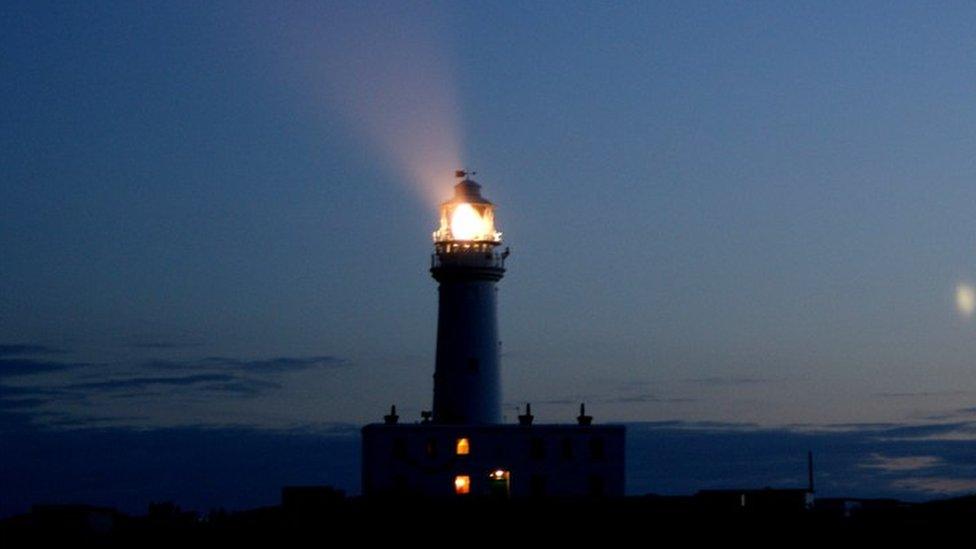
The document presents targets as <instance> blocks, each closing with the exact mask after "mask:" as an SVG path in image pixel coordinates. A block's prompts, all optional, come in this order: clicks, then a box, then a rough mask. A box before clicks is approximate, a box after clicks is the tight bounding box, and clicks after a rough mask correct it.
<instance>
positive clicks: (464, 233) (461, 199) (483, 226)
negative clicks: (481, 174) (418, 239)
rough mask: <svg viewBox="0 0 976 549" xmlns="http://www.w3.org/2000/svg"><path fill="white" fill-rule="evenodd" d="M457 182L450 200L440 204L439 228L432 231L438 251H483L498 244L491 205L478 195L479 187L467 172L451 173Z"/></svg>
mask: <svg viewBox="0 0 976 549" xmlns="http://www.w3.org/2000/svg"><path fill="white" fill-rule="evenodd" d="M455 175H456V176H457V177H460V178H461V181H460V182H459V183H458V184H457V185H455V186H454V197H453V198H451V199H450V200H448V201H447V202H444V203H443V204H441V223H440V227H439V228H438V229H437V230H436V231H434V243H435V244H436V247H437V251H438V252H454V251H466V250H475V251H477V250H487V249H489V248H492V247H494V246H497V245H498V244H500V243H501V241H502V233H500V232H498V231H496V230H495V211H494V205H493V204H492V203H491V202H489V201H488V200H487V199H486V198H484V197H483V196H481V185H479V184H477V183H476V182H474V181H473V180H471V179H470V178H469V177H468V172H465V171H463V170H459V171H457V172H455Z"/></svg>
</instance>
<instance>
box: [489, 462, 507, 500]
mask: <svg viewBox="0 0 976 549" xmlns="http://www.w3.org/2000/svg"><path fill="white" fill-rule="evenodd" d="M510 478H511V473H509V472H508V471H506V470H505V469H495V470H494V471H492V472H491V473H488V488H489V492H490V493H491V495H492V496H495V497H503V498H507V497H508V496H509V479H510Z"/></svg>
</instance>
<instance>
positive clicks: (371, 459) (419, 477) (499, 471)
mask: <svg viewBox="0 0 976 549" xmlns="http://www.w3.org/2000/svg"><path fill="white" fill-rule="evenodd" d="M456 175H457V176H458V177H459V178H460V179H461V181H460V182H458V183H457V184H456V185H455V186H454V196H453V197H452V198H451V199H450V200H448V201H447V202H444V203H443V204H442V205H441V212H440V227H439V228H438V229H437V230H436V231H435V232H434V255H433V256H432V257H431V265H430V273H431V275H432V276H433V277H434V279H435V280H437V282H438V285H439V287H438V292H439V298H438V313H437V314H438V316H437V356H436V359H435V364H434V408H433V411H432V412H431V411H426V410H425V411H423V412H421V414H420V421H414V422H409V421H404V422H401V421H400V415H399V414H397V410H396V406H392V407H391V408H390V412H389V413H388V414H386V415H384V416H383V423H372V424H369V425H366V426H364V427H363V430H362V435H363V436H362V443H363V455H362V474H363V494H364V495H365V496H367V497H387V496H391V495H392V496H402V497H442V498H477V497H495V498H498V497H501V498H508V497H514V498H520V497H617V496H622V495H623V494H624V437H625V429H624V426H623V425H594V424H593V417H592V416H589V415H587V414H586V412H585V410H584V408H583V406H582V405H580V409H579V410H580V411H579V415H578V416H576V418H575V419H576V421H575V422H572V423H569V422H567V423H555V424H545V423H536V422H535V421H534V418H535V416H534V415H533V414H532V411H531V406H530V405H529V404H528V403H526V405H525V409H524V410H525V411H524V413H522V414H519V416H518V421H517V423H516V422H508V423H503V418H502V413H501V407H502V397H501V364H500V361H499V354H500V353H499V351H500V349H499V342H498V317H497V301H496V292H497V288H496V284H497V283H498V281H499V280H501V279H502V276H504V275H505V258H506V257H507V256H508V250H507V249H505V250H499V246H501V243H502V235H501V233H500V232H498V231H496V230H495V211H494V206H493V205H492V203H491V202H489V201H488V200H486V199H485V197H483V196H481V186H480V185H478V184H477V183H475V182H474V181H472V180H471V179H470V178H469V177H468V173H467V172H464V171H459V172H457V173H456Z"/></svg>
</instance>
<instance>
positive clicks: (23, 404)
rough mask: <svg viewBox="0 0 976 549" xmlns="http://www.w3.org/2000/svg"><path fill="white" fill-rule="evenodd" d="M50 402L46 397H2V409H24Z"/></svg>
mask: <svg viewBox="0 0 976 549" xmlns="http://www.w3.org/2000/svg"><path fill="white" fill-rule="evenodd" d="M47 403H48V399H46V398H36V397H34V398H14V399H8V398H3V399H0V410H23V409H25V408H38V407H40V406H43V405H45V404H47Z"/></svg>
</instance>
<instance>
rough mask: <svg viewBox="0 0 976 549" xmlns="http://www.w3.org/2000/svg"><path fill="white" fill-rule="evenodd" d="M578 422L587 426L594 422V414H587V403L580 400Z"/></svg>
mask: <svg viewBox="0 0 976 549" xmlns="http://www.w3.org/2000/svg"><path fill="white" fill-rule="evenodd" d="M576 422H577V423H579V424H580V425H581V426H584V427H585V426H587V425H589V424H591V423H593V416H588V415H586V403H585V402H580V413H579V415H578V416H576Z"/></svg>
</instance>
